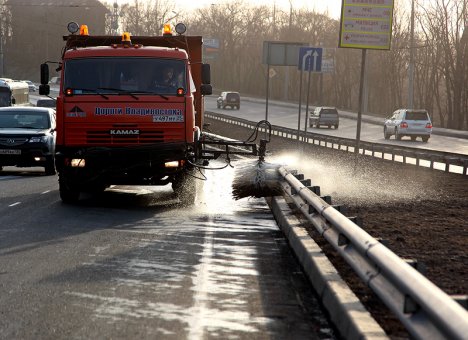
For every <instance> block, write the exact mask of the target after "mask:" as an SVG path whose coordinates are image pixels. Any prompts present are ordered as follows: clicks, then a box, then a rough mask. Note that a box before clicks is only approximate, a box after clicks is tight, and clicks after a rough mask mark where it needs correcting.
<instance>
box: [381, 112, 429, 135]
mask: <svg viewBox="0 0 468 340" xmlns="http://www.w3.org/2000/svg"><path fill="white" fill-rule="evenodd" d="M431 133H432V122H431V117H430V116H429V113H428V112H427V111H426V110H413V109H399V110H396V111H395V112H393V114H392V116H391V117H389V118H387V119H386V120H385V121H384V138H385V139H390V136H392V135H395V139H396V140H401V138H402V137H405V136H408V137H411V140H413V141H414V140H416V138H418V137H421V139H422V140H423V142H427V141H428V140H429V138H430V137H431Z"/></svg>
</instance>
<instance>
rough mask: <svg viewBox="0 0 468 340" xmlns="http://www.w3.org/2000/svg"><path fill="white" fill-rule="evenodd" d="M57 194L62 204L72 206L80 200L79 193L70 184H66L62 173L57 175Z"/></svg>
mask: <svg viewBox="0 0 468 340" xmlns="http://www.w3.org/2000/svg"><path fill="white" fill-rule="evenodd" d="M59 192H60V198H61V199H62V202H63V203H66V204H73V203H76V202H78V200H79V199H80V191H79V190H78V188H75V187H74V186H72V185H70V183H67V180H66V177H65V175H64V174H63V173H59Z"/></svg>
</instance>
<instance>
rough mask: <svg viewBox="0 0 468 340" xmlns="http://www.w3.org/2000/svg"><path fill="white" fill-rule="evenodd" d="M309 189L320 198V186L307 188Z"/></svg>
mask: <svg viewBox="0 0 468 340" xmlns="http://www.w3.org/2000/svg"><path fill="white" fill-rule="evenodd" d="M307 189H309V190H310V191H312V192H313V193H314V194H316V195H317V196H320V187H319V186H318V185H313V186H309V187H307Z"/></svg>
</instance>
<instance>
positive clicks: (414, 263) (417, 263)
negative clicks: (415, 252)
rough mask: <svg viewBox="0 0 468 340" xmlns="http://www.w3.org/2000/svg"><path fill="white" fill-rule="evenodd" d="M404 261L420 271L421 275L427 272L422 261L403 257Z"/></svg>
mask: <svg viewBox="0 0 468 340" xmlns="http://www.w3.org/2000/svg"><path fill="white" fill-rule="evenodd" d="M403 261H405V262H406V263H408V264H409V265H410V266H411V267H413V268H414V269H416V270H417V271H418V272H420V273H421V274H422V275H424V276H426V274H427V267H426V265H425V264H424V262H420V261H418V260H415V259H403Z"/></svg>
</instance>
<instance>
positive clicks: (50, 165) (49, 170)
mask: <svg viewBox="0 0 468 340" xmlns="http://www.w3.org/2000/svg"><path fill="white" fill-rule="evenodd" d="M44 168H45V174H46V175H47V176H52V175H55V160H54V158H53V157H50V158H47V159H46V164H45V166H44Z"/></svg>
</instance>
